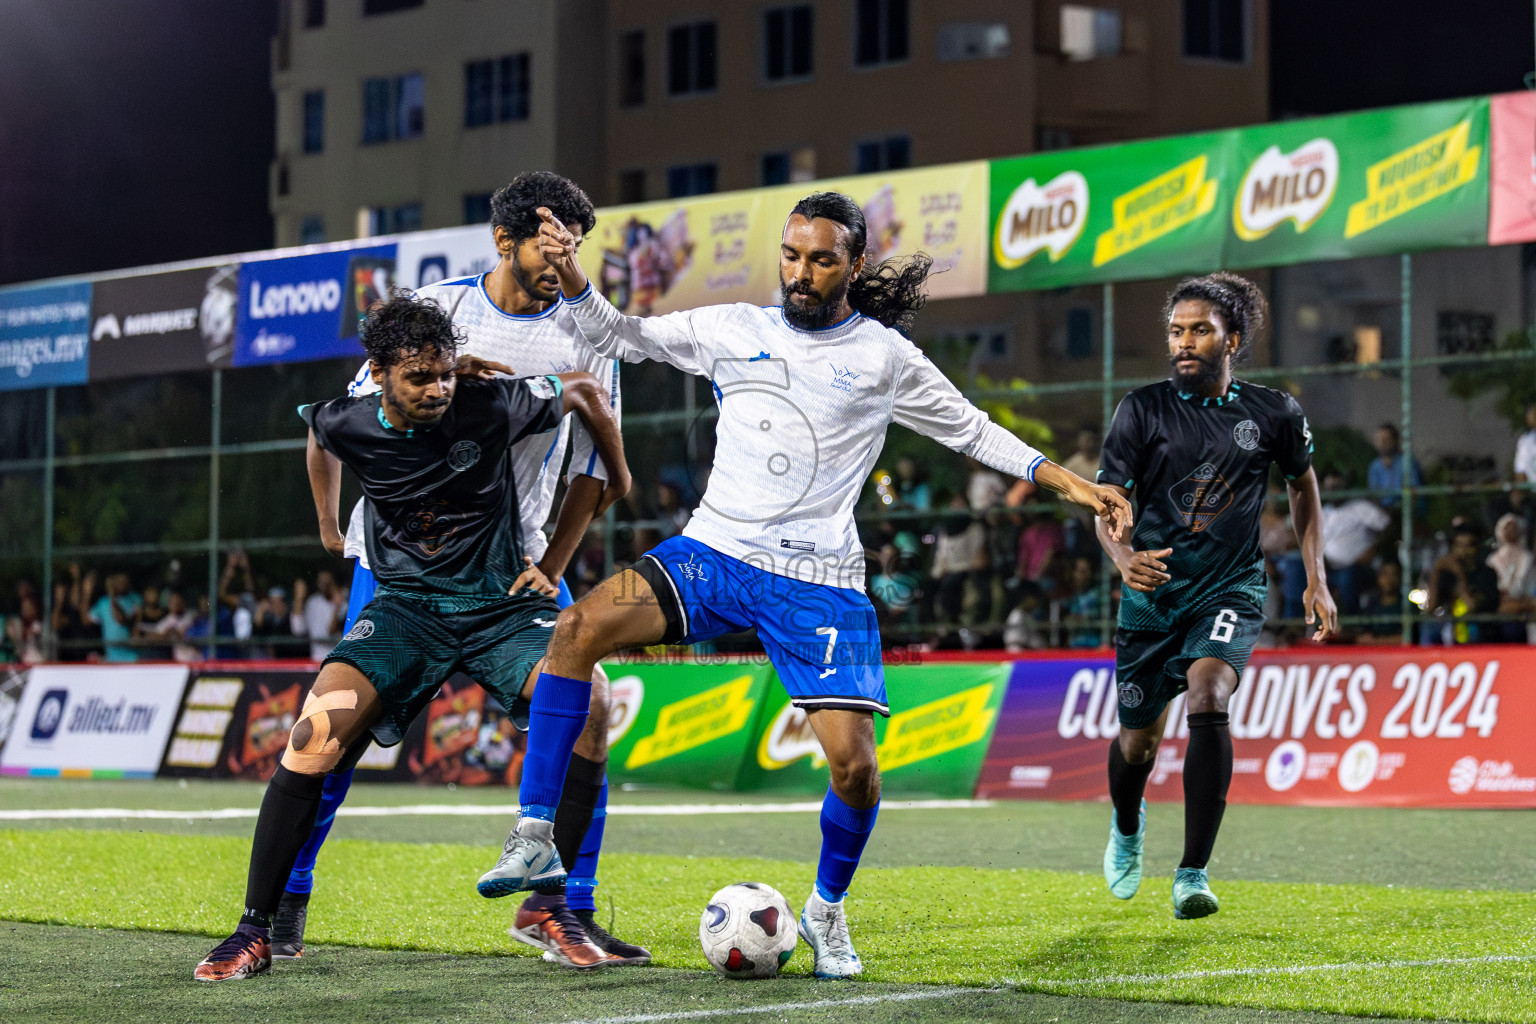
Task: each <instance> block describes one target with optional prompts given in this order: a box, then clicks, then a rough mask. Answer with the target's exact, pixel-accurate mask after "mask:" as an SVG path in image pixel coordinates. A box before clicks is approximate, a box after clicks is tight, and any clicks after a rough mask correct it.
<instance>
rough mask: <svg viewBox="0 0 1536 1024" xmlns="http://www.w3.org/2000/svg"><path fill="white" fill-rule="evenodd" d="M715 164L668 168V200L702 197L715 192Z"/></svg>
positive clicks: (684, 165)
mask: <svg viewBox="0 0 1536 1024" xmlns="http://www.w3.org/2000/svg"><path fill="white" fill-rule="evenodd" d="M715 178H716V170H715V165H714V164H683V165H682V166H679V167H669V168H667V198H668V199H680V198H682V197H683V196H702V195H707V194H708V193H710V192H713V191H714V190H715Z"/></svg>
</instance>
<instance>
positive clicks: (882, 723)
mask: <svg viewBox="0 0 1536 1024" xmlns="http://www.w3.org/2000/svg"><path fill="white" fill-rule="evenodd" d="M1010 668H1011V666H1009V665H1006V664H1004V665H999V664H997V663H995V662H979V663H975V662H973V663H953V664H947V663H946V664H937V665H890V666H887V667H886V670H885V688H886V693H887V695H888V697H889V700H890V704H891V717H890V718H889V719H885V718H881V717H879V716H876V717H875V740H876V742H877V743H878V745H879V749H878V756H879V759H880V777H881V785H882V789H883V791H884V792H885V793H888V794H893V795H894V794H898V793H899V794H904V795H916V794H924V795H934V796H951V797H968V796H970V795H971V791H972V790H973V788H974V787H975V785H976V778H977V776H978V774H979V773H980V771H981V765H982V760H983V758H984V757H985V756H986V752H987V748H988V744H989V741H990V740H991V738H992V728H993V726H994V725H995V724H996V722H997V715H998V709H999V708H1000V707H1001V706H1002V702H1003V696H1004V693H1005V691H1006V690H1007V686H1008V677H1009V671H1010ZM754 733H755V737H756V742H755V743H754V745H753V749H752V750H751V751H749V752H748V755H747V758H746V760H745V761H744V762H743V764H742V771H741V775H740V776H739V777H738V779H737V787H736V788H737V789H740V790H744V791H745V790H768V791H783V792H796V793H811V794H814V793H820V792H823V791H824V790H825V789H826V788H827V781H828V779H829V778H830V771H829V769H828V768H827V761H826V757H825V756H824V755H823V754H822V750H821V744H819V743H818V742H817V741H816V734H815V733H814V732H813V731H812V729H811V724H810V721H809V720H808V719H807V717H806V714H805V712H804V711H801V710H800V709H799V708H797V707H795V706H794V705H792V704H790V702H789V695H788V694H787V693H785V692H784V689H783V687H780V686H777V685H773V686H770V687H769V688H768V693H767V696H766V699H765V700H764V701H763V707H762V712H761V714H760V715H759V716H758V720H757V723H756V726H755V730H754Z"/></svg>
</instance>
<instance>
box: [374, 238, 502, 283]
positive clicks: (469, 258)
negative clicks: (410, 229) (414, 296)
mask: <svg viewBox="0 0 1536 1024" xmlns="http://www.w3.org/2000/svg"><path fill="white" fill-rule="evenodd" d="M495 266H496V242H495V239H494V238H492V236H491V228H490V225H488V224H474V225H471V226H470V227H465V228H448V229H446V230H443V231H418V232H415V233H413V234H409V235H402V236H401V237H400V242H399V244H398V246H397V251H396V253H395V283H396V284H397V285H399V286H400V287H402V288H411V289H416V288H424V287H426V286H427V285H429V284H436V283H437V282H439V281H449V280H452V279H454V278H459V277H470V276H471V275H479V274H483V273H485V272H486V271H488V270H491V269H494V268H495Z"/></svg>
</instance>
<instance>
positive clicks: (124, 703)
mask: <svg viewBox="0 0 1536 1024" xmlns="http://www.w3.org/2000/svg"><path fill="white" fill-rule="evenodd" d="M186 684H187V668H186V666H184V665H40V666H37V667H35V668H33V669H31V670H30V671H29V672H28V674H27V685H26V688H25V689H24V690H23V691H22V695H21V702H20V704H19V705H18V706H17V708H16V713H15V720H14V724H13V727H12V729H11V736H10V739H9V740H8V741H7V742H6V744H5V748H4V750H3V751H0V774H4V775H68V776H97V777H105V778H111V777H119V778H122V777H128V778H148V777H150V776H153V775H154V774H155V770H156V769H157V768H159V767H160V755H161V754H163V753H164V752H165V741H166V738H167V737H168V736H169V735H170V733H171V724H172V722H173V721H175V718H176V708H177V705H178V704H180V702H181V693H182V690H183V689H184V688H185V687H186Z"/></svg>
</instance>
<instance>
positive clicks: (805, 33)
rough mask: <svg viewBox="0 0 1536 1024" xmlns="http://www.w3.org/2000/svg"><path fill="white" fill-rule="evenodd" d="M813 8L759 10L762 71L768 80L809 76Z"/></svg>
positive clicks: (795, 7)
mask: <svg viewBox="0 0 1536 1024" xmlns="http://www.w3.org/2000/svg"><path fill="white" fill-rule="evenodd" d="M814 17H815V9H814V8H813V7H811V5H810V4H798V5H796V6H794V7H776V8H774V9H773V10H770V11H765V12H764V13H763V72H764V74H765V75H766V76H767V78H768V81H770V82H782V81H784V80H786V79H795V78H809V77H810V76H811V68H812V63H811V50H812V40H813V38H814V33H813V32H812V26H813V24H814Z"/></svg>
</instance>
